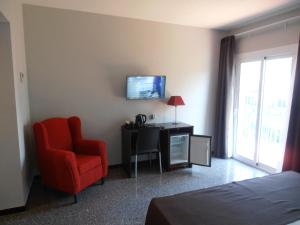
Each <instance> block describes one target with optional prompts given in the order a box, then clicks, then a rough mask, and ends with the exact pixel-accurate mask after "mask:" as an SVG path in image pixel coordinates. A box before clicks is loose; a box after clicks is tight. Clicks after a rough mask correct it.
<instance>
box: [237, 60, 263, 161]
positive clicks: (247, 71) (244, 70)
mask: <svg viewBox="0 0 300 225" xmlns="http://www.w3.org/2000/svg"><path fill="white" fill-rule="evenodd" d="M260 72H261V61H253V62H244V63H241V69H240V86H239V101H238V120H237V135H236V153H237V154H238V155H240V156H243V157H245V158H247V159H250V160H254V155H255V137H256V129H257V127H256V122H257V107H258V98H259V82H260Z"/></svg>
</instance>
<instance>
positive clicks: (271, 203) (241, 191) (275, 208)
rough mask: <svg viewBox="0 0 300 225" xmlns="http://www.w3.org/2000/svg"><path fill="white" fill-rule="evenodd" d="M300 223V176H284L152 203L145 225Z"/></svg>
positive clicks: (235, 184) (216, 188)
mask: <svg viewBox="0 0 300 225" xmlns="http://www.w3.org/2000/svg"><path fill="white" fill-rule="evenodd" d="M297 220H300V174H299V173H296V172H292V171H289V172H283V173H279V174H274V175H269V176H265V177H260V178H254V179H249V180H244V181H240V182H233V183H230V184H225V185H221V186H216V187H211V188H207V189H202V190H196V191H191V192H185V193H181V194H177V195H173V196H167V197H160V198H154V199H152V200H151V202H150V205H149V208H148V212H147V217H146V225H283V224H290V223H292V224H293V223H294V224H297Z"/></svg>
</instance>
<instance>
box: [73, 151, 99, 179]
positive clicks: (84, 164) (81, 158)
mask: <svg viewBox="0 0 300 225" xmlns="http://www.w3.org/2000/svg"><path fill="white" fill-rule="evenodd" d="M75 156H76V161H77V166H78V171H79V174H84V173H86V172H88V171H89V170H92V169H94V168H95V167H99V166H100V167H101V159H100V156H93V155H81V154H76V155H75Z"/></svg>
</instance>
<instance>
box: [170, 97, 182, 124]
mask: <svg viewBox="0 0 300 225" xmlns="http://www.w3.org/2000/svg"><path fill="white" fill-rule="evenodd" d="M168 105H173V106H175V123H174V124H177V106H178V105H184V101H183V99H182V98H181V96H171V97H170V99H169V101H168Z"/></svg>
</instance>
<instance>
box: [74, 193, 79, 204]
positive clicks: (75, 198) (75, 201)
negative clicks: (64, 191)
mask: <svg viewBox="0 0 300 225" xmlns="http://www.w3.org/2000/svg"><path fill="white" fill-rule="evenodd" d="M77 202H78V198H77V194H75V195H74V203H75V204H76V203H77Z"/></svg>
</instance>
